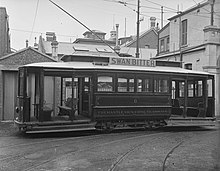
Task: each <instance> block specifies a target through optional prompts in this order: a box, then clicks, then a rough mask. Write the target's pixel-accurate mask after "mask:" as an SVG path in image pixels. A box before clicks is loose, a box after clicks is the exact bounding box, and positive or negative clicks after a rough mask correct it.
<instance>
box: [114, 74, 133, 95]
mask: <svg viewBox="0 0 220 171" xmlns="http://www.w3.org/2000/svg"><path fill="white" fill-rule="evenodd" d="M117 87H118V92H134V78H122V77H120V78H118V86H117Z"/></svg>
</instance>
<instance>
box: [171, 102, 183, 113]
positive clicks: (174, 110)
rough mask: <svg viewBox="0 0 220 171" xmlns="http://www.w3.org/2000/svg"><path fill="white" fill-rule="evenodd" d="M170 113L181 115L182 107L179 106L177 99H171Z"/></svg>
mask: <svg viewBox="0 0 220 171" xmlns="http://www.w3.org/2000/svg"><path fill="white" fill-rule="evenodd" d="M171 113H172V114H173V115H182V114H183V108H182V107H181V106H180V103H179V100H178V99H172V110H171Z"/></svg>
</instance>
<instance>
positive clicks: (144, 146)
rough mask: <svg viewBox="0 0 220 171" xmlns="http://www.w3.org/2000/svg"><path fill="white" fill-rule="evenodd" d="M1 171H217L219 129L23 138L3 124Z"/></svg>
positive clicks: (0, 155)
mask: <svg viewBox="0 0 220 171" xmlns="http://www.w3.org/2000/svg"><path fill="white" fill-rule="evenodd" d="M0 128H1V129H0V170H5V171H10V170H12V171H16V170H18V171H24V170H29V171H30V170H31V171H38V170H42V171H46V170H47V171H49V170H50V171H67V170H68V171H70V170H79V171H81V170H82V171H85V170H89V171H93V170H94V171H98V170H103V171H113V170H114V171H116V170H117V171H133V170H134V171H142V170H143V171H146V170H149V171H151V170H152V171H154V170H155V171H158V170H159V171H160V170H161V171H162V170H166V171H194V170H195V171H197V170H198V171H203V170H204V171H207V170H211V171H215V170H216V171H217V170H220V167H219V166H218V165H217V164H219V163H220V161H219V156H220V153H219V149H220V146H219V142H220V141H219V137H220V132H219V129H218V126H217V125H216V127H203V128H201V127H167V128H164V129H157V130H153V131H152V130H148V131H146V130H132V131H131V130H126V131H115V132H114V133H111V134H97V133H94V132H85V133H77V134H75V133H59V134H38V135H28V136H23V135H20V134H18V133H17V131H16V129H15V128H14V127H13V124H11V123H0Z"/></svg>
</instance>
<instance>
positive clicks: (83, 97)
mask: <svg viewBox="0 0 220 171" xmlns="http://www.w3.org/2000/svg"><path fill="white" fill-rule="evenodd" d="M90 83H91V78H90V77H82V78H79V113H80V114H82V115H83V116H91V111H90V110H91V107H90V106H91V100H90V99H91V94H90V93H91V88H90Z"/></svg>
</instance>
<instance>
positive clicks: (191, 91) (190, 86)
mask: <svg viewBox="0 0 220 171" xmlns="http://www.w3.org/2000/svg"><path fill="white" fill-rule="evenodd" d="M195 87H196V86H195V82H194V81H189V82H188V92H187V97H195V91H196V88H195Z"/></svg>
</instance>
